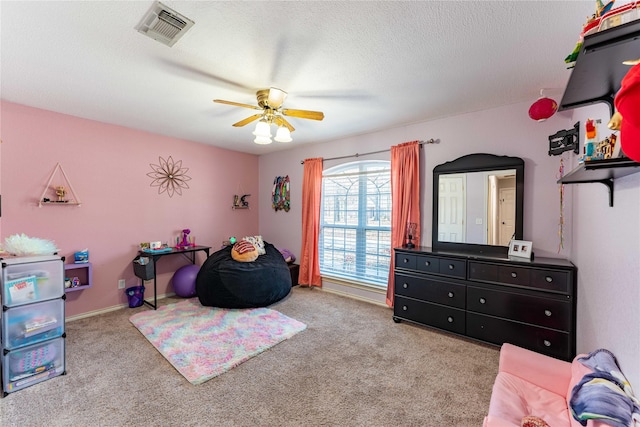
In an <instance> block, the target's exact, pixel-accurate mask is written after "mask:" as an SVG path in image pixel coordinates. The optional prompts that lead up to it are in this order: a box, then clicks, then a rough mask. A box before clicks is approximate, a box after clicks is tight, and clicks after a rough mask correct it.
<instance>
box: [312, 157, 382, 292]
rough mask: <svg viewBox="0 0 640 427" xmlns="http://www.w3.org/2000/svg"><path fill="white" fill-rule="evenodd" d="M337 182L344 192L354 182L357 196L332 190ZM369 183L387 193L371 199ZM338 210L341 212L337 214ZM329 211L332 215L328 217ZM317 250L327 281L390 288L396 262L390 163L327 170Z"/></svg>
mask: <svg viewBox="0 0 640 427" xmlns="http://www.w3.org/2000/svg"><path fill="white" fill-rule="evenodd" d="M355 180H358V184H355V183H354V181H355ZM336 181H337V182H340V181H344V182H345V186H343V188H346V186H347V185H348V183H351V186H352V187H353V188H357V194H354V193H353V192H351V193H350V192H349V190H347V192H346V193H344V194H337V192H336V191H332V190H331V189H330V188H331V186H332V185H334V184H335V183H336ZM374 181H375V183H374ZM367 182H369V183H374V186H375V188H377V189H378V190H382V192H380V191H378V192H377V193H375V194H374V193H372V194H367V192H368V189H370V188H371V187H370V185H366V184H367ZM350 189H351V187H350ZM372 198H373V199H375V200H372ZM372 203H373V204H372ZM349 204H351V206H348V205H349ZM336 205H337V206H338V207H339V208H338V209H334V207H335V206H336ZM354 205H357V209H356V210H354V209H353V208H354V207H355V206H354ZM349 207H351V209H349ZM326 209H330V210H329V211H327V212H325V210H326ZM347 217H349V218H350V219H348V218H347ZM368 218H369V219H368ZM334 221H335V222H334ZM354 221H356V222H355V223H354ZM374 222H377V224H375V223H374ZM340 230H344V235H342V236H341V235H340V234H341V231H340ZM347 234H350V235H351V236H354V235H355V238H353V237H351V238H349V237H347ZM367 234H368V237H367ZM374 235H375V236H376V237H375V239H373V238H372V236H374ZM329 239H333V240H331V241H330V240H329ZM318 245H319V258H320V274H321V276H322V277H326V278H335V279H339V280H340V281H346V282H351V283H357V284H361V285H364V286H372V287H376V288H383V289H386V288H387V282H388V275H389V266H390V263H391V162H390V161H388V160H365V161H357V162H351V163H346V164H342V165H338V166H334V167H332V168H329V169H327V170H325V171H323V174H322V200H321V207H320V233H319V243H318Z"/></svg>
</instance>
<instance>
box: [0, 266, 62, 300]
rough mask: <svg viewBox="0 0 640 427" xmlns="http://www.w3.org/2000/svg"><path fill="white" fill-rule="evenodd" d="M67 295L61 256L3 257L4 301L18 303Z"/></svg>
mask: <svg viewBox="0 0 640 427" xmlns="http://www.w3.org/2000/svg"><path fill="white" fill-rule="evenodd" d="M62 295H64V264H63V262H62V259H61V258H60V257H56V256H40V257H25V258H10V259H3V260H2V305H4V306H7V307H15V306H18V305H23V304H31V303H34V302H38V301H46V300H50V299H55V298H60V297H62Z"/></svg>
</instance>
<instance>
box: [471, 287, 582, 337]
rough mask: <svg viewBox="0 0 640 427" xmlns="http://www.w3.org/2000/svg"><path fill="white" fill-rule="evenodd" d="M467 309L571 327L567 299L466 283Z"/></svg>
mask: <svg viewBox="0 0 640 427" xmlns="http://www.w3.org/2000/svg"><path fill="white" fill-rule="evenodd" d="M467 310H469V311H475V312H478V313H483V314H489V315H492V316H496V317H505V318H508V319H511V320H517V321H520V322H524V323H530V324H533V325H538V326H544V327H546V328H553V329H559V330H562V331H569V330H571V324H572V322H571V303H570V302H568V301H563V300H560V299H551V298H539V297H533V296H531V295H523V294H518V293H514V292H504V291H497V290H493V289H483V288H476V287H475V286H468V287H467Z"/></svg>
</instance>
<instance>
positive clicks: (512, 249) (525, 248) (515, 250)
mask: <svg viewBox="0 0 640 427" xmlns="http://www.w3.org/2000/svg"><path fill="white" fill-rule="evenodd" d="M532 252H533V243H532V242H529V241H527V240H512V241H511V242H510V243H509V256H510V257H512V256H514V257H518V258H527V259H531V253H532Z"/></svg>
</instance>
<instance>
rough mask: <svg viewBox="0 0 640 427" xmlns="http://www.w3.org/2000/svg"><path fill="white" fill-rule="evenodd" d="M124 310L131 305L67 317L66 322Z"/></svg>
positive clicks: (113, 306)
mask: <svg viewBox="0 0 640 427" xmlns="http://www.w3.org/2000/svg"><path fill="white" fill-rule="evenodd" d="M172 296H175V293H170V294H162V295H158V297H157V299H158V300H161V299H164V298H168V297H172ZM123 308H129V304H118V305H112V306H111V307H106V308H101V309H100V310H94V311H88V312H86V313H82V314H76V315H75V316H69V317H67V318H66V319H65V322H73V321H74V320H80V319H85V318H87V317H93V316H97V315H99V314H105V313H110V312H112V311H116V310H122V309H123Z"/></svg>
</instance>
